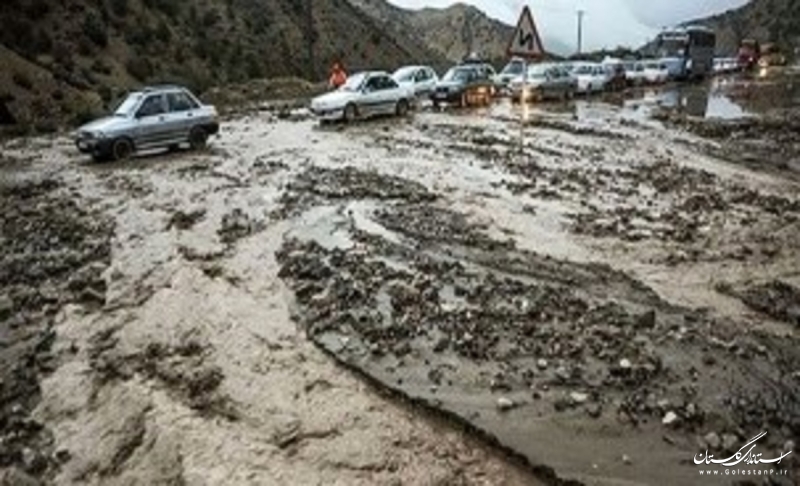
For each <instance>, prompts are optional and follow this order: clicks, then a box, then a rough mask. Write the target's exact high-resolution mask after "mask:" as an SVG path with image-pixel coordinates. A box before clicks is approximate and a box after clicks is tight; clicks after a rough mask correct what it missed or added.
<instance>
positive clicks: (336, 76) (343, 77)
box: [328, 62, 347, 89]
mask: <svg viewBox="0 0 800 486" xmlns="http://www.w3.org/2000/svg"><path fill="white" fill-rule="evenodd" d="M346 82H347V72H346V71H345V70H344V68H343V67H342V65H341V64H340V63H338V62H337V63H334V64H333V67H332V68H331V77H330V80H329V81H328V84H329V85H330V87H331V88H333V89H338V88H340V87H342V85H343V84H344V83H346Z"/></svg>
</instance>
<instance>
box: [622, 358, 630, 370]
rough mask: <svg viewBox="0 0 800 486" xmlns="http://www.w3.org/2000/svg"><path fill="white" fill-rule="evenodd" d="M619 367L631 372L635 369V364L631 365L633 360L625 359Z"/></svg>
mask: <svg viewBox="0 0 800 486" xmlns="http://www.w3.org/2000/svg"><path fill="white" fill-rule="evenodd" d="M619 367H620V369H622V370H630V369H631V368H632V367H633V364H631V360H629V359H627V358H624V359H621V360H620V362H619Z"/></svg>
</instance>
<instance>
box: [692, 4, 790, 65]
mask: <svg viewBox="0 0 800 486" xmlns="http://www.w3.org/2000/svg"><path fill="white" fill-rule="evenodd" d="M691 23H695V24H702V25H707V26H709V27H711V28H713V29H715V30H716V31H717V46H718V51H719V52H720V53H722V54H732V53H734V52H736V49H737V47H738V45H739V43H740V42H741V40H742V39H746V38H753V39H757V40H759V41H761V42H762V43H763V42H776V43H778V45H779V46H780V47H781V49H783V50H784V52H786V53H787V54H791V53H792V51H793V48H794V47H795V46H799V45H800V9H799V8H798V6H797V0H753V1H751V2H750V3H748V4H747V5H745V6H743V7H741V8H738V9H734V10H730V11H728V12H725V13H722V14H720V15H715V16H713V17H709V18H706V19H699V20H696V21H694V22H691Z"/></svg>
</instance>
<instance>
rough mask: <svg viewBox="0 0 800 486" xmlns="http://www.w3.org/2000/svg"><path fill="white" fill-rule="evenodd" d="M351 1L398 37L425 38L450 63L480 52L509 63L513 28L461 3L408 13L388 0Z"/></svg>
mask: <svg viewBox="0 0 800 486" xmlns="http://www.w3.org/2000/svg"><path fill="white" fill-rule="evenodd" d="M350 2H351V3H352V4H353V5H356V6H357V7H359V8H360V9H362V10H363V11H364V12H366V13H368V14H369V15H370V16H371V17H373V18H375V19H377V20H378V21H380V22H383V23H384V24H386V25H388V26H390V28H391V29H392V30H393V31H394V32H396V33H397V34H399V35H401V36H408V37H414V36H417V37H419V38H421V39H422V40H423V41H424V43H425V44H427V45H428V46H429V47H430V48H431V49H433V50H435V51H436V52H437V53H438V54H440V55H441V56H443V57H445V58H446V59H447V60H448V61H450V62H456V61H458V60H460V59H462V58H463V57H464V56H465V55H467V54H469V53H471V52H478V53H480V54H482V55H483V56H485V57H486V58H488V59H491V60H493V61H496V63H497V64H500V63H502V62H504V61H505V60H506V57H507V56H506V48H507V47H508V40H509V39H510V38H511V36H512V34H513V32H514V28H513V27H511V26H509V25H506V24H504V23H502V22H500V21H498V20H494V19H492V18H489V17H488V16H487V15H486V14H485V13H483V12H482V11H481V10H478V9H477V8H475V7H472V6H469V5H465V4H460V3H459V4H455V5H453V6H452V7H449V8H446V9H434V8H425V9H422V10H405V9H401V8H398V7H395V6H393V5H390V4H389V3H387V2H385V1H384V0H350ZM498 67H499V66H498Z"/></svg>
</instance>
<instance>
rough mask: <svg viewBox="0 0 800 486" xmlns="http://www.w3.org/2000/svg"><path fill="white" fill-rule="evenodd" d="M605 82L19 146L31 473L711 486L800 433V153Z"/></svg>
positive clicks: (16, 379)
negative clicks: (524, 106)
mask: <svg viewBox="0 0 800 486" xmlns="http://www.w3.org/2000/svg"><path fill="white" fill-rule="evenodd" d="M605 101H606V102H603V101H601V100H595V101H585V100H581V101H578V102H576V103H575V104H574V105H570V106H563V107H562V106H558V107H539V108H531V109H530V110H529V111H527V112H525V113H523V112H521V111H520V109H519V108H514V107H511V106H510V105H508V104H505V103H500V104H498V105H497V106H495V107H492V108H488V109H482V110H475V111H465V112H458V111H448V112H444V113H429V112H422V113H418V114H416V115H415V116H414V117H412V118H409V119H407V120H399V121H398V120H377V121H373V122H365V123H360V124H357V125H354V126H349V127H343V126H333V127H324V128H321V127H319V126H317V124H316V123H314V122H313V121H312V120H309V119H306V118H305V117H303V116H302V115H301V114H300V115H295V116H292V117H290V119H283V118H281V119H279V118H278V117H277V116H274V115H272V114H270V113H269V112H256V113H252V114H249V115H244V116H241V117H238V118H234V119H231V120H230V121H229V122H227V123H226V124H225V125H224V127H223V132H222V134H221V136H220V137H218V138H217V139H214V140H213V141H212V145H211V148H210V149H209V150H208V151H207V152H204V153H179V154H172V155H158V154H156V155H147V156H143V157H140V158H138V159H136V160H134V161H130V162H126V163H115V164H105V165H93V164H90V163H88V162H87V161H85V160H83V159H82V158H80V157H79V156H78V155H76V154H75V153H74V150H73V148H72V147H71V145H70V143H69V141H68V140H66V139H65V138H51V139H48V138H40V139H29V140H17V141H12V142H7V143H5V144H4V145H3V147H2V153H3V158H2V162H0V163H1V164H2V166H0V171H2V174H3V179H2V192H0V197H2V198H3V207H4V211H3V215H2V217H1V218H0V221H1V222H2V233H0V240H1V241H2V242H3V245H2V246H1V247H0V251H2V265H3V266H2V272H3V279H2V281H3V282H7V281H8V282H11V283H10V284H8V285H7V284H4V286H3V291H2V293H0V322H2V326H3V327H2V335H0V337H2V339H3V349H2V356H0V359H1V360H2V363H3V375H2V378H3V381H2V384H3V388H2V391H3V394H2V398H3V402H2V403H0V405H1V406H2V407H3V409H4V421H3V422H2V426H3V427H2V430H1V432H2V434H3V437H2V439H3V440H2V442H1V443H0V444H2V448H0V460H2V464H0V466H2V467H3V474H4V476H3V478H4V480H5V481H6V482H9V483H11V484H23V483H22V481H28V483H29V484H36V481H42V482H44V483H55V484H132V483H142V484H347V485H353V484H365V485H374V484H386V485H390V484H391V485H394V484H426V485H427V484H448V485H450V484H492V485H494V484H520V485H522V484H557V483H559V482H560V481H575V482H577V483H582V484H706V483H708V482H709V480H708V478H701V477H700V476H699V474H698V467H697V466H696V465H695V464H694V462H693V458H694V457H695V456H696V455H697V454H698V453H701V452H705V451H706V450H711V451H715V452H716V454H718V456H717V457H719V456H721V455H722V454H724V453H732V452H736V451H737V450H738V449H739V447H741V446H742V445H744V444H745V442H747V440H749V439H750V438H752V437H754V436H755V435H757V434H759V433H760V432H762V431H767V432H768V434H767V436H766V437H765V438H763V439H761V441H760V442H759V444H760V445H759V447H760V450H759V452H762V453H763V454H764V457H776V456H778V455H780V452H781V451H786V450H792V449H793V448H794V444H795V443H796V442H797V438H798V436H799V435H800V394H798V393H797V389H798V381H800V351H798V349H800V348H798V334H797V333H798V325H800V321H799V319H800V258H798V256H800V255H798V252H800V245H798V244H797V241H798V236H800V219H798V218H799V217H800V198H798V196H797V189H798V181H797V177H796V174H795V173H794V172H793V171H792V167H791V164H788V165H783V166H780V165H775V164H773V163H771V162H769V161H768V163H765V164H763V165H759V164H758V163H756V162H755V160H756V159H757V153H756V152H753V154H755V155H753V156H752V157H751V160H747V161H744V160H742V159H739V158H734V157H729V156H727V154H728V151H729V150H730V149H729V147H728V145H727V141H728V140H729V139H731V140H738V139H741V138H744V137H735V136H733V135H731V133H729V132H725V131H722V130H721V131H720V132H719V134H716V133H706V132H703V131H701V130H704V129H705V130H711V129H710V128H708V127H710V126H712V125H704V127H706V128H703V129H697V128H695V125H697V124H698V123H699V122H697V121H696V119H695V118H693V117H685V116H676V115H674V114H673V115H669V116H660V117H659V118H661V120H654V119H652V118H649V117H643V116H641V114H640V113H638V112H634V110H632V109H631V108H630V107H629V106H617V105H614V104H613V103H608V101H613V100H605ZM774 116H778V115H774ZM785 116H791V115H785ZM521 120H524V121H522V122H521ZM703 123H704V124H710V123H718V124H722V123H726V124H727V123H733V122H730V121H720V120H716V121H709V120H704V121H703ZM737 123H742V124H744V123H745V122H743V121H739V122H737ZM746 123H750V124H751V125H752V126H753V127H756V128H751V129H749V130H750V132H748V133H751V134H752V137H753V138H754V139H755V138H765V137H766V138H769V137H775V138H774V140H778V141H780V140H782V138H781V137H784V136H785V135H783V134H782V133H783V132H782V130H783V128H782V126H779V124H771V122H770V121H765V122H763V123H761V122H760V121H759V120H755V121H754V120H749V121H747V122H746ZM758 130H760V131H761V133H762V134H761V135H757V131H758ZM776 143H777V142H776ZM781 147H785V145H781ZM789 147H791V145H789ZM787 150H789V149H787ZM741 151H742V152H744V151H745V149H744V148H743V149H742V150H741ZM788 153H791V154H793V152H791V151H790V150H789V152H788ZM792 156H794V155H792ZM8 208H12V209H11V210H9V209H8ZM6 417H8V418H7V419H6ZM787 448H788V449H787ZM797 464H798V463H797V460H796V458H795V457H793V456H792V455H790V456H789V457H787V458H786V459H784V460H783V461H782V462H781V464H780V465H779V467H773V468H776V469H781V470H786V471H787V472H786V473H785V474H783V473H781V474H780V475H774V476H772V478H771V480H772V481H774V482H775V483H777V484H792V482H793V481H794V478H796V474H797V472H798V471H797ZM752 467H753V468H755V469H758V468H759V467H758V466H752ZM760 467H761V468H763V467H764V465H762V466H760ZM741 479H745V480H746V479H748V478H730V477H729V478H725V479H724V480H721V481H720V482H722V483H726V484H730V483H732V482H734V481H736V480H741Z"/></svg>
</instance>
